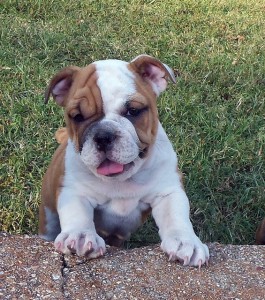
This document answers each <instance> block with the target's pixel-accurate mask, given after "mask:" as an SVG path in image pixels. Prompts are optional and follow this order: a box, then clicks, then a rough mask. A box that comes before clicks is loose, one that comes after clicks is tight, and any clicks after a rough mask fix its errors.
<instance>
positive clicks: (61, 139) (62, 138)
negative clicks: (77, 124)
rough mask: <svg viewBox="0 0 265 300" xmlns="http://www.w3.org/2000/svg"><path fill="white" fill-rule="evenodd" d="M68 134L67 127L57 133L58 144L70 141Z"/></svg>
mask: <svg viewBox="0 0 265 300" xmlns="http://www.w3.org/2000/svg"><path fill="white" fill-rule="evenodd" d="M68 137H69V136H68V132H67V129H66V127H62V128H59V129H58V130H57V131H56V132H55V139H56V141H57V143H58V144H62V143H64V142H66V141H67V140H68Z"/></svg>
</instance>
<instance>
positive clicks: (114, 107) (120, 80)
mask: <svg viewBox="0 0 265 300" xmlns="http://www.w3.org/2000/svg"><path fill="white" fill-rule="evenodd" d="M94 64H95V65H96V72H97V74H98V81H97V84H98V87H99V89H100V91H101V97H102V100H103V109H104V113H105V116H106V117H107V118H108V115H109V114H111V113H113V112H115V113H119V112H120V110H121V108H122V106H123V105H124V104H125V102H126V101H128V100H129V97H130V96H131V95H133V94H134V93H136V88H135V82H134V74H133V73H132V72H131V71H130V70H129V69H128V63H127V62H124V61H120V60H103V61H97V62H95V63H94Z"/></svg>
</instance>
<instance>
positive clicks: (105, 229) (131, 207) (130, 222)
mask: <svg viewBox="0 0 265 300" xmlns="http://www.w3.org/2000/svg"><path fill="white" fill-rule="evenodd" d="M148 212H149V205H148V204H146V203H142V202H138V201H134V200H114V201H113V200H112V201H109V202H107V203H105V204H104V205H99V206H97V207H96V208H95V211H94V222H95V226H96V230H97V232H98V234H99V235H100V236H102V237H103V238H104V239H105V240H106V242H107V243H108V244H109V245H114V246H120V245H121V244H122V243H123V241H124V240H126V239H128V238H129V237H130V235H131V233H132V232H134V231H135V230H136V229H137V228H138V227H139V226H140V225H141V223H142V222H143V221H144V219H145V217H146V215H147V213H148Z"/></svg>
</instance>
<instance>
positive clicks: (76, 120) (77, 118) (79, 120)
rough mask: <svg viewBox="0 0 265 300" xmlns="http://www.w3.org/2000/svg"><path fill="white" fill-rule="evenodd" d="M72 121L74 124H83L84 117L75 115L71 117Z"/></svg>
mask: <svg viewBox="0 0 265 300" xmlns="http://www.w3.org/2000/svg"><path fill="white" fill-rule="evenodd" d="M73 120H74V121H75V122H76V123H81V122H83V121H84V120H85V119H84V117H83V116H82V115H81V114H77V115H75V116H74V117H73Z"/></svg>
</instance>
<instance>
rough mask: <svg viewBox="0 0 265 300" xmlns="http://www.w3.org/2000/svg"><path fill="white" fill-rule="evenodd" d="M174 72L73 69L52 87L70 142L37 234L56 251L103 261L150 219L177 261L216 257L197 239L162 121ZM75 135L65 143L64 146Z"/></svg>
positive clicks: (54, 171)
mask: <svg viewBox="0 0 265 300" xmlns="http://www.w3.org/2000/svg"><path fill="white" fill-rule="evenodd" d="M167 80H171V81H172V82H173V83H175V77H174V74H173V71H172V70H171V69H170V68H169V67H168V66H167V65H165V64H163V63H161V62H160V61H159V60H157V59H155V58H153V57H150V56H147V55H140V56H138V57H136V58H135V59H133V60H132V61H131V62H129V63H127V62H124V61H119V60H103V61H96V62H94V63H92V64H90V65H88V66H87V67H84V68H79V67H76V66H72V67H67V68H65V69H63V70H62V71H60V72H59V73H58V74H56V75H55V76H54V77H53V78H52V80H51V82H50V84H49V87H48V89H47V92H46V96H45V98H46V100H45V101H46V102H47V101H48V99H49V96H50V95H52V96H53V98H54V100H55V101H56V103H57V104H58V105H60V106H62V107H63V108H64V112H65V122H66V128H67V135H65V133H64V132H61V134H62V138H59V140H60V143H61V144H60V145H59V147H58V149H57V150H56V152H55V154H54V156H53V159H52V162H51V164H50V166H49V168H48V170H47V172H46V174H45V176H44V179H43V184H42V203H41V205H40V214H39V234H40V236H41V237H43V238H44V239H46V240H55V242H54V245H55V248H56V250H58V251H60V252H62V253H64V254H69V253H76V254H77V255H79V256H87V257H88V258H96V257H99V256H101V255H103V254H104V253H105V251H106V246H105V243H107V244H109V245H115V246H119V245H121V244H122V243H123V242H124V241H125V240H126V239H129V237H130V235H131V233H132V232H134V231H135V230H136V229H137V228H138V227H139V226H140V224H141V223H142V222H143V221H144V220H145V219H146V217H147V215H148V214H149V212H150V211H152V215H153V217H154V220H155V222H156V224H157V226H158V228H159V235H160V237H161V241H162V243H161V248H162V250H163V251H164V252H165V253H166V254H167V255H168V256H169V259H170V260H179V261H182V262H183V264H184V265H190V266H198V267H200V266H201V265H203V264H204V263H207V261H208V259H209V251H208V248H207V246H206V245H204V244H203V243H202V242H201V241H200V239H199V238H198V237H197V236H196V234H195V233H194V231H193V227H192V224H191V222H190V219H189V201H188V198H187V196H186V194H185V191H184V188H183V185H182V182H181V175H180V173H179V171H178V167H177V156H176V153H175V152H174V150H173V147H172V145H171V143H170V141H169V139H168V137H167V135H166V133H165V131H164V129H163V128H162V126H161V124H160V122H159V120H158V112H157V106H156V100H157V97H158V96H159V94H160V93H161V92H163V91H164V90H165V89H166V86H167ZM67 137H68V138H67Z"/></svg>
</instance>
